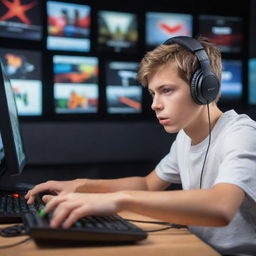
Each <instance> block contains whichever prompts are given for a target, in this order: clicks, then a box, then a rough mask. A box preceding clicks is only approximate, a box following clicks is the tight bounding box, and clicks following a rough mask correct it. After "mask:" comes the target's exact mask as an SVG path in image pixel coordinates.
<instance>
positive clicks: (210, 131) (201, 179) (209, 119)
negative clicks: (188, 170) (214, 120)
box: [200, 102, 212, 189]
mask: <svg viewBox="0 0 256 256" xmlns="http://www.w3.org/2000/svg"><path fill="white" fill-rule="evenodd" d="M207 112H208V122H209V141H208V146H207V149H206V153H205V156H204V162H203V166H202V170H201V176H200V189H201V188H202V181H203V173H204V166H205V162H206V158H207V155H208V151H209V148H210V144H211V137H212V136H211V134H212V129H211V118H210V109H209V103H208V102H207Z"/></svg>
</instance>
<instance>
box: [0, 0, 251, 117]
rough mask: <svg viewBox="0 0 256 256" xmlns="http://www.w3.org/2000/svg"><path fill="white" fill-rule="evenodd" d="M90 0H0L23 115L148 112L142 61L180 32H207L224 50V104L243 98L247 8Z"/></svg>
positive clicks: (2, 49) (5, 58)
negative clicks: (230, 9) (212, 8)
mask: <svg viewBox="0 0 256 256" xmlns="http://www.w3.org/2000/svg"><path fill="white" fill-rule="evenodd" d="M95 2H97V1H89V0H88V1H78V0H62V1H60V0H58V1H57V0H56V1H40V0H17V1H11V0H0V39H1V40H0V58H1V60H2V62H3V63H4V65H5V67H6V71H7V74H8V75H9V76H10V78H11V82H12V86H13V90H14V93H15V97H16V102H17V106H18V112H19V115H20V116H21V120H39V119H42V120H72V119H73V118H74V119H79V120H91V119H98V118H100V119H104V118H105V119H111V118H115V117H120V116H122V117H123V118H126V119H134V118H135V119H136V118H138V119H143V118H145V119H148V118H151V110H150V99H149V96H148V94H147V91H146V90H145V89H144V88H143V87H141V86H140V84H139V83H138V81H137V80H136V74H137V68H138V65H139V61H140V59H141V58H142V56H143V55H144V54H145V52H146V51H148V50H151V49H153V48H154V47H155V46H156V45H158V44H160V43H162V42H164V41H165V40H166V39H168V38H170V37H173V36H177V35H187V36H197V35H199V34H200V35H205V36H208V37H209V38H210V39H211V40H212V41H213V42H214V43H215V44H216V45H217V46H218V47H219V48H220V50H221V52H222V55H223V77H222V84H223V87H222V96H223V97H222V99H221V104H229V103H230V102H232V103H237V104H241V103H243V104H245V103H246V100H245V94H246V93H245V91H246V90H247V83H246V82H247V78H246V79H245V77H247V59H246V56H247V47H246V43H245V38H246V35H245V33H246V29H245V28H246V26H247V21H246V19H245V17H244V15H242V14H238V13H237V14H236V15H225V14H224V13H223V11H221V12H220V13H218V10H217V9H216V10H215V12H214V13H213V14H212V13H207V11H206V10H205V11H204V10H203V9H202V8H199V9H198V10H196V9H195V8H192V7H191V8H192V9H191V8H189V7H188V8H179V4H178V3H176V5H175V6H174V7H175V8H172V6H171V5H170V6H169V7H168V8H162V9H161V8H160V7H159V6H158V7H157V8H155V6H152V5H148V6H147V5H144V4H143V3H141V4H140V5H139V7H138V8H134V6H136V5H135V1H131V3H130V4H127V3H126V4H124V6H122V7H120V6H119V5H118V4H117V2H118V1H113V0H112V1H109V4H107V3H105V4H103V3H95ZM180 6H181V5H180ZM252 65H253V64H250V65H249V66H248V67H249V68H248V70H250V69H251V66H252ZM249 80H250V79H249ZM250 81H251V80H250ZM248 92H249V93H250V91H248ZM252 102H254V101H253V100H251V99H250V100H249V103H252Z"/></svg>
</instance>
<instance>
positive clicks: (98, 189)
mask: <svg viewBox="0 0 256 256" xmlns="http://www.w3.org/2000/svg"><path fill="white" fill-rule="evenodd" d="M169 185H170V183H168V182H166V181H163V180H161V179H160V178H159V177H158V176H157V174H156V172H155V170H153V171H152V172H151V173H150V174H148V175H147V176H145V177H127V178H120V179H104V180H100V179H96V180H92V179H84V180H81V182H80V185H79V186H78V187H77V189H76V191H75V192H83V193H108V192H117V191H122V190H146V191H147V190H148V191H155V190H164V189H165V188H167V187H168V186H169Z"/></svg>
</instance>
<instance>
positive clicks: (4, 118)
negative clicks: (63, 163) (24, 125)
mask: <svg viewBox="0 0 256 256" xmlns="http://www.w3.org/2000/svg"><path fill="white" fill-rule="evenodd" d="M6 80H7V81H8V82H9V84H10V86H11V82H10V80H9V78H8V77H7V75H6V73H5V71H4V67H3V64H2V63H1V62H0V99H1V100H0V132H1V137H2V142H3V148H4V163H5V170H4V172H5V173H8V174H9V175H18V174H20V173H21V172H22V170H23V168H24V166H25V164H26V154H25V156H24V159H23V160H22V162H21V163H19V159H18V152H17V149H16V146H15V141H14V135H13V130H12V124H11V119H10V115H9V109H8V100H7V95H6V89H5V81H6ZM13 97H14V95H13ZM14 102H15V98H14ZM15 108H16V113H18V112H17V106H16V104H15ZM17 119H19V117H18V115H17ZM17 128H18V131H19V133H20V137H21V142H22V145H24V144H23V138H22V133H21V129H20V125H19V122H18V127H17ZM22 147H23V150H24V146H22ZM24 153H25V152H24Z"/></svg>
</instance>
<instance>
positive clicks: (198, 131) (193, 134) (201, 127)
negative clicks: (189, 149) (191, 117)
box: [184, 103, 223, 145]
mask: <svg viewBox="0 0 256 256" xmlns="http://www.w3.org/2000/svg"><path fill="white" fill-rule="evenodd" d="M209 111H210V119H211V130H212V129H213V128H214V126H215V124H216V123H217V121H218V119H219V118H220V117H221V115H222V114H223V112H222V111H221V110H220V109H219V108H218V107H217V105H216V104H215V103H212V104H210V105H209ZM184 131H185V133H186V134H187V135H188V136H189V137H190V138H191V145H196V144H199V143H200V142H202V141H203V140H204V139H205V138H207V137H208V135H209V119H208V110H207V106H205V108H204V109H203V111H202V113H201V114H200V116H199V117H198V119H197V120H196V122H195V124H194V125H191V127H189V128H187V129H184Z"/></svg>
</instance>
